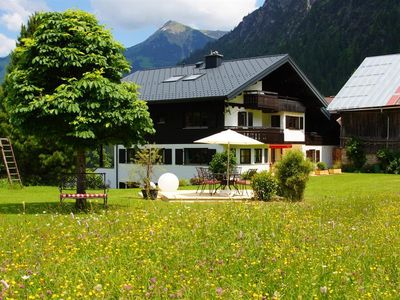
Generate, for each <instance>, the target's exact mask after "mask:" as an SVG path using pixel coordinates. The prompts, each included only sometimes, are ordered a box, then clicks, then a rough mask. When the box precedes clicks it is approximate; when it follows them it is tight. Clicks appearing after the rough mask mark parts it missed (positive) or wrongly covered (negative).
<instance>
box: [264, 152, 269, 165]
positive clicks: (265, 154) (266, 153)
mask: <svg viewBox="0 0 400 300" xmlns="http://www.w3.org/2000/svg"><path fill="white" fill-rule="evenodd" d="M264 163H268V149H264Z"/></svg>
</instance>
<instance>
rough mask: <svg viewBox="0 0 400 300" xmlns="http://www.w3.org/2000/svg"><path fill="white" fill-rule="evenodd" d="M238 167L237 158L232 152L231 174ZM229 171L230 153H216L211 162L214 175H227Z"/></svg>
mask: <svg viewBox="0 0 400 300" xmlns="http://www.w3.org/2000/svg"><path fill="white" fill-rule="evenodd" d="M235 166H236V157H235V155H234V154H233V153H232V152H230V155H229V172H232V171H233V168H234V167H235ZM227 169H228V153H227V152H226V151H225V152H218V153H215V154H214V155H213V157H212V159H211V162H210V170H211V172H213V173H214V174H223V173H226V170H227Z"/></svg>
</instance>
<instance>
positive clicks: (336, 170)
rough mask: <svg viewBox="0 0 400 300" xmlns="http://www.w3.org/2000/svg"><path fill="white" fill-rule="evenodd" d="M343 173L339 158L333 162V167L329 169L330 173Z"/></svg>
mask: <svg viewBox="0 0 400 300" xmlns="http://www.w3.org/2000/svg"><path fill="white" fill-rule="evenodd" d="M341 173H342V163H341V162H340V161H339V160H337V161H335V162H334V163H333V166H332V168H331V169H329V174H341Z"/></svg>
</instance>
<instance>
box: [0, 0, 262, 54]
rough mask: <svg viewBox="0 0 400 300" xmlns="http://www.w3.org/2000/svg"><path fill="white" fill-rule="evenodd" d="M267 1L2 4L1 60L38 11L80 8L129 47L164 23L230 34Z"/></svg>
mask: <svg viewBox="0 0 400 300" xmlns="http://www.w3.org/2000/svg"><path fill="white" fill-rule="evenodd" d="M263 3H264V0H145V1H143V0H81V1H78V0H0V57H2V56H6V55H7V54H8V53H9V52H10V51H11V50H12V49H13V48H14V46H15V39H16V38H17V36H18V34H19V30H20V26H21V24H22V23H23V22H26V20H27V18H28V17H29V15H31V14H32V13H33V12H35V11H63V10H66V9H68V8H78V9H82V10H85V11H88V12H91V13H93V14H95V15H96V16H97V18H98V19H99V20H100V22H101V23H102V24H104V25H106V27H107V28H109V29H111V30H112V32H113V35H114V37H115V38H116V39H117V40H119V41H120V42H121V43H122V44H123V45H124V46H126V47H129V46H133V45H136V44H137V43H140V42H142V41H143V40H145V39H146V38H147V37H149V36H150V35H151V34H152V33H153V32H154V31H155V30H157V29H158V28H160V27H161V26H162V25H163V24H164V23H165V22H167V21H169V20H174V21H178V22H181V23H183V24H186V25H189V26H192V27H194V28H199V29H211V30H217V29H220V30H228V31H229V30H231V29H233V28H234V27H235V26H236V25H237V24H238V23H239V22H240V21H241V20H242V18H243V17H244V16H246V15H247V14H249V13H251V12H252V11H254V10H255V9H257V8H258V7H259V6H261V5H262V4H263Z"/></svg>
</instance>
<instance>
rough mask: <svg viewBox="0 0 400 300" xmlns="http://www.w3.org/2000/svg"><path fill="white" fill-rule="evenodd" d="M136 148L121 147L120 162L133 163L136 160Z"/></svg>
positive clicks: (119, 152) (119, 151)
mask: <svg viewBox="0 0 400 300" xmlns="http://www.w3.org/2000/svg"><path fill="white" fill-rule="evenodd" d="M135 155H136V149H135V148H128V149H119V150H118V161H119V163H120V164H133V163H134V162H135Z"/></svg>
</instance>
